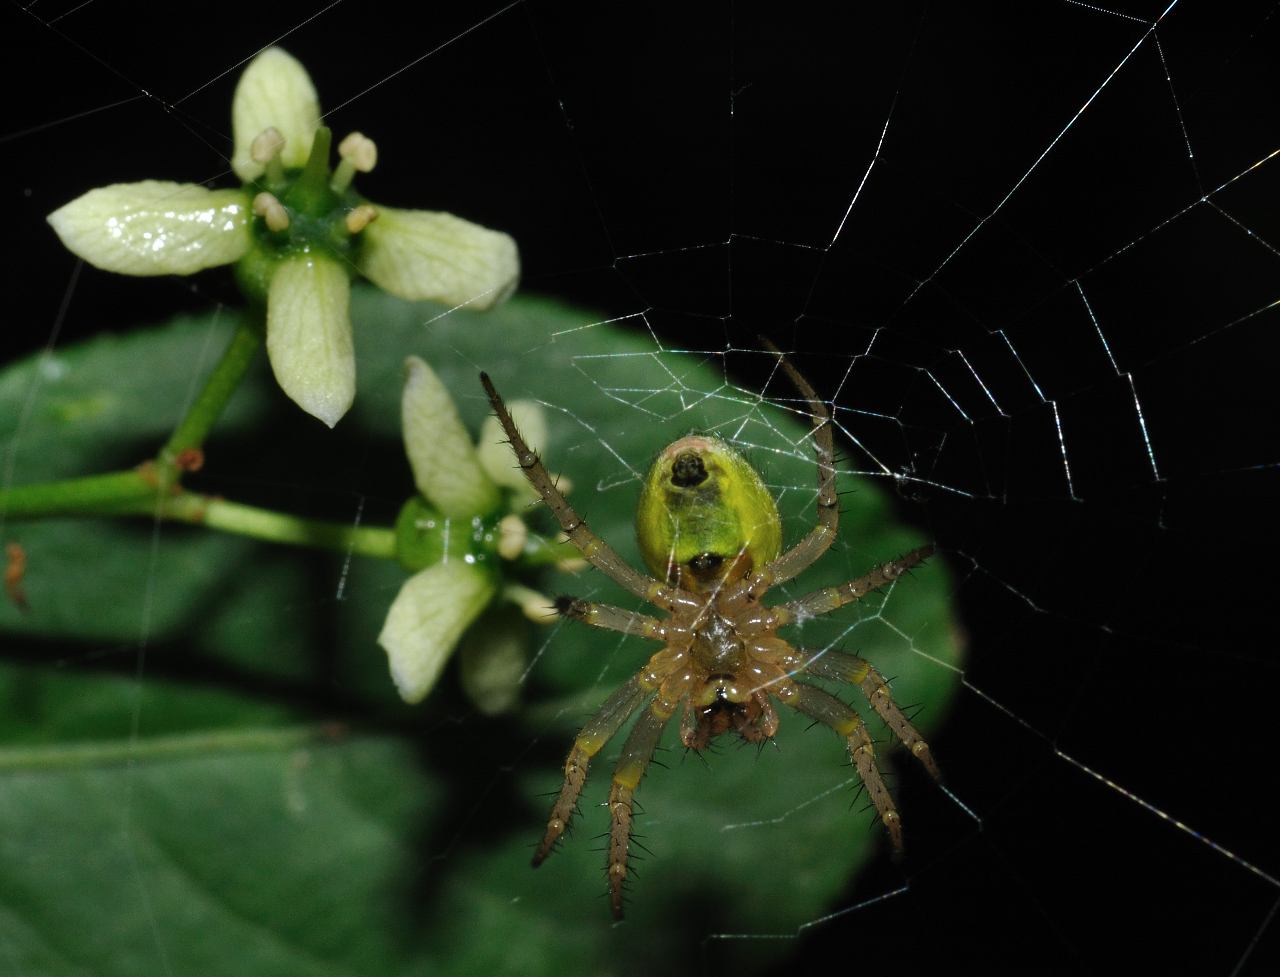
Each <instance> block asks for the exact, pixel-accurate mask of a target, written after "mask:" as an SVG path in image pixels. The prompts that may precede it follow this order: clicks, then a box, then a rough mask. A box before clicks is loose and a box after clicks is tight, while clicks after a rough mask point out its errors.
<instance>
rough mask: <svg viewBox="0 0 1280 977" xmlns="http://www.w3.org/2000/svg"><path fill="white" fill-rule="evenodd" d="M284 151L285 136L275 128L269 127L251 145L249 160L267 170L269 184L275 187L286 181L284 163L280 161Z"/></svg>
mask: <svg viewBox="0 0 1280 977" xmlns="http://www.w3.org/2000/svg"><path fill="white" fill-rule="evenodd" d="M283 149H284V134H283V133H281V131H280V130H279V129H277V128H276V127H275V126H267V128H265V129H263V130H262V131H261V132H260V133H258V134H257V135H256V136H255V137H254V139H253V142H251V143H250V144H249V158H250V159H252V160H253V161H254V162H255V163H259V164H261V165H263V166H265V167H266V168H267V171H266V174H265V175H266V178H267V182H268V183H270V184H273V185H275V184H279V183H282V182H283V181H284V163H283V162H281V160H280V152H281V150H283Z"/></svg>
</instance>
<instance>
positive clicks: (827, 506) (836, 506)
mask: <svg viewBox="0 0 1280 977" xmlns="http://www.w3.org/2000/svg"><path fill="white" fill-rule="evenodd" d="M761 341H762V342H763V343H764V345H765V348H766V349H768V350H769V351H770V352H771V353H776V354H777V356H778V363H779V364H780V365H781V367H782V369H783V371H784V372H785V373H786V374H787V377H788V378H789V379H790V380H791V383H792V385H793V386H795V388H796V389H797V390H798V391H800V395H801V396H802V397H804V399H805V400H806V401H807V402H808V404H809V412H810V416H811V419H812V421H813V451H814V454H815V455H816V456H817V459H818V524H817V525H816V526H814V527H813V529H812V530H810V532H809V534H808V535H807V536H805V538H804V539H802V540H800V542H798V543H796V545H795V546H793V547H791V549H789V550H787V552H785V553H783V554H782V555H781V556H779V557H778V558H777V559H775V560H774V561H773V562H771V563H770V564H769V565H768V566H766V567H765V568H764V569H763V570H762V571H761V574H760V578H761V579H762V580H763V583H764V587H765V588H766V589H767V588H768V587H770V586H772V585H773V584H779V583H785V582H786V581H788V580H790V579H791V578H792V577H794V576H796V575H797V574H798V573H800V572H802V571H803V570H806V569H808V567H809V566H810V565H811V564H812V563H813V562H814V561H815V560H817V559H818V557H820V556H822V554H823V553H825V552H826V551H827V549H828V548H830V546H831V544H832V543H833V542H835V538H836V527H837V526H838V525H839V522H840V501H839V499H837V498H836V468H835V460H834V459H835V443H834V441H833V439H832V436H831V413H830V412H829V411H828V410H827V405H826V404H824V403H823V402H822V400H821V399H820V398H819V397H818V394H817V393H816V392H815V391H814V389H813V387H812V386H811V385H810V384H809V381H808V380H806V379H805V378H804V377H803V376H801V375H800V371H798V370H797V369H796V368H795V367H794V366H792V365H791V361H790V360H788V359H787V358H786V356H784V355H783V353H782V351H781V350H779V349H778V347H777V346H775V345H774V344H773V343H771V342H769V340H768V339H765V338H764V337H763V336H762V337H761Z"/></svg>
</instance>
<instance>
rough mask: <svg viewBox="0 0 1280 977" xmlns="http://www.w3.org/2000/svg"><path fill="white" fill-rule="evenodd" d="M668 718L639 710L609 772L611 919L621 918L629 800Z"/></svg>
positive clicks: (653, 712)
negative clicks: (619, 754)
mask: <svg viewBox="0 0 1280 977" xmlns="http://www.w3.org/2000/svg"><path fill="white" fill-rule="evenodd" d="M670 718H671V714H670V713H667V714H666V715H662V714H661V713H659V712H658V711H656V708H655V707H654V706H650V708H648V709H646V710H645V711H644V712H643V713H641V714H640V718H639V719H638V720H636V724H635V726H634V727H633V728H632V730H631V735H630V736H628V737H627V742H626V744H625V745H624V746H623V747H622V756H621V757H619V758H618V765H617V767H615V768H614V771H613V786H612V787H611V788H610V789H609V813H610V816H611V818H612V821H613V824H612V827H611V828H610V829H609V868H608V875H609V902H610V905H611V906H612V907H613V918H614V919H621V918H622V894H623V890H622V885H623V883H624V882H625V881H626V879H627V850H628V849H629V847H630V845H631V806H632V799H633V797H634V796H635V790H636V787H637V786H638V785H639V783H640V778H641V777H643V776H644V772H645V768H647V767H648V766H649V761H650V760H652V759H653V751H654V750H656V749H657V747H658V740H659V739H660V738H661V736H662V730H663V728H664V727H665V726H666V725H667V720H669V719H670Z"/></svg>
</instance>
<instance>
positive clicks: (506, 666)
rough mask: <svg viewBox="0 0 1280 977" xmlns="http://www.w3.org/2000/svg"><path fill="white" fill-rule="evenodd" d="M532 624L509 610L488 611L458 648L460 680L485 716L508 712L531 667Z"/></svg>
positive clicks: (517, 697) (477, 708) (514, 702)
mask: <svg viewBox="0 0 1280 977" xmlns="http://www.w3.org/2000/svg"><path fill="white" fill-rule="evenodd" d="M528 643H529V624H528V622H527V621H525V620H524V619H523V618H522V617H521V616H520V615H519V614H515V613H511V612H510V611H507V612H504V613H499V614H487V615H485V618H484V620H483V621H481V622H480V623H479V624H477V625H476V626H475V627H474V628H472V629H471V632H470V633H469V634H468V635H467V636H466V637H465V638H464V639H463V640H462V644H461V645H460V647H459V648H458V679H459V680H460V681H461V683H462V691H463V692H465V693H466V694H467V698H468V699H470V700H471V703H472V705H474V706H475V707H476V710H477V711H478V712H480V713H481V714H482V715H485V716H498V715H501V714H502V713H504V712H509V711H510V710H511V707H512V706H514V705H515V704H516V701H517V700H518V699H519V698H520V686H521V685H522V684H523V680H524V675H525V671H526V669H527V668H528V655H527V654H526V647H527V645H528Z"/></svg>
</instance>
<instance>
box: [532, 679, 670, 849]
mask: <svg viewBox="0 0 1280 977" xmlns="http://www.w3.org/2000/svg"><path fill="white" fill-rule="evenodd" d="M648 694H649V692H648V691H647V690H646V689H643V688H641V686H640V679H639V677H638V676H632V678H631V679H629V680H628V681H627V682H625V683H624V684H623V685H621V686H619V688H618V690H617V691H616V692H614V693H613V695H611V696H609V698H608V699H606V700H605V702H604V705H602V706H601V707H600V709H599V711H598V712H597V713H596V714H595V715H594V716H592V717H591V719H590V720H589V721H588V722H587V724H586V725H585V726H583V727H582V731H581V732H579V733H578V736H577V738H576V739H575V740H574V741H573V747H572V748H571V749H570V750H569V756H568V759H566V760H565V763H564V783H563V784H562V785H561V787H560V795H559V796H558V797H557V798H556V802H555V804H553V805H552V806H551V815H550V817H549V818H548V819H547V832H546V834H545V835H543V838H542V843H541V844H540V845H538V850H537V851H536V852H534V855H533V867H534V868H537V867H538V866H539V865H541V864H542V863H543V862H544V861H545V860H546V857H547V856H548V855H550V854H551V851H552V849H553V848H554V847H555V844H556V842H557V841H559V840H560V836H561V835H563V834H564V833H565V829H567V828H568V827H569V821H570V820H571V819H572V818H573V812H574V810H575V809H576V808H577V806H578V795H579V794H581V793H582V785H583V784H585V783H586V782H587V768H588V767H589V766H590V764H591V758H592V757H593V756H595V755H596V754H597V753H599V752H600V750H601V749H602V748H603V747H604V745H605V744H606V743H607V742H609V740H610V739H612V738H613V735H614V734H615V733H616V732H617V731H618V729H619V728H620V727H621V726H622V724H623V723H624V722H626V721H627V717H628V716H630V715H631V714H632V713H633V712H635V711H636V709H638V708H639V707H640V704H641V703H642V702H644V699H645V696H647V695H648Z"/></svg>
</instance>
